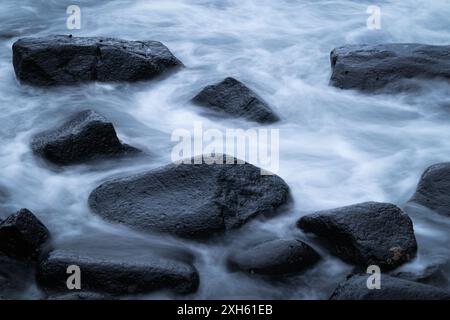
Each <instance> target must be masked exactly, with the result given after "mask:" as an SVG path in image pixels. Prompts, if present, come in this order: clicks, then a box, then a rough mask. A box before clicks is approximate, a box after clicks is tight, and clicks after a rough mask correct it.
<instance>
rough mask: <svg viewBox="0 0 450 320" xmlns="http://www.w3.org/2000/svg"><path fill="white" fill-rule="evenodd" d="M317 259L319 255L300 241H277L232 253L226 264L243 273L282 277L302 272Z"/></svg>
mask: <svg viewBox="0 0 450 320" xmlns="http://www.w3.org/2000/svg"><path fill="white" fill-rule="evenodd" d="M319 259H320V256H319V254H318V253H317V252H316V251H315V250H314V249H313V248H311V247H310V246H309V245H307V244H306V243H304V242H302V241H300V240H286V239H277V240H272V241H266V242H263V243H260V244H258V245H255V246H253V247H250V248H246V249H242V250H238V251H236V252H233V253H231V255H230V256H229V257H228V263H229V265H230V266H231V268H233V269H239V270H242V271H244V272H249V273H255V274H262V275H284V274H293V273H299V272H302V271H304V270H305V269H307V268H309V267H311V266H312V265H314V264H315V263H316V262H317V261H319Z"/></svg>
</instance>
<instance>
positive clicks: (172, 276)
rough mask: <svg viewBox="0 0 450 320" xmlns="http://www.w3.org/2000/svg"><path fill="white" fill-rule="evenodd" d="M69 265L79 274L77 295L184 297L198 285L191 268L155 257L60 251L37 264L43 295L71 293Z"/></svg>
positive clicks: (194, 272)
mask: <svg viewBox="0 0 450 320" xmlns="http://www.w3.org/2000/svg"><path fill="white" fill-rule="evenodd" d="M70 265H76V266H78V267H79V268H80V271H81V290H82V291H77V292H78V293H81V292H94V293H97V294H104V293H106V294H111V295H123V294H136V293H150V292H153V291H157V290H169V291H171V292H174V293H178V294H188V293H192V292H195V291H196V290H197V288H198V286H199V281H200V280H199V275H198V272H197V270H196V269H195V267H194V266H192V265H191V264H188V263H186V262H182V261H177V260H173V259H169V258H165V257H163V256H160V255H157V254H152V255H151V256H150V257H141V256H139V257H136V258H131V257H122V256H120V255H116V256H110V255H106V256H104V255H102V254H101V253H95V252H93V253H90V252H89V251H88V250H84V251H83V252H76V251H70V250H61V249H60V250H55V251H52V252H51V253H50V254H49V255H48V257H46V258H45V259H43V260H42V261H41V262H40V264H39V266H38V268H37V272H36V280H37V282H38V284H39V286H40V287H41V288H43V289H44V291H46V292H51V293H55V292H56V293H58V294H64V293H67V294H71V293H74V291H72V290H68V288H67V286H66V281H67V278H68V276H69V275H68V274H67V268H68V267H69V266H70ZM50 296H52V294H50Z"/></svg>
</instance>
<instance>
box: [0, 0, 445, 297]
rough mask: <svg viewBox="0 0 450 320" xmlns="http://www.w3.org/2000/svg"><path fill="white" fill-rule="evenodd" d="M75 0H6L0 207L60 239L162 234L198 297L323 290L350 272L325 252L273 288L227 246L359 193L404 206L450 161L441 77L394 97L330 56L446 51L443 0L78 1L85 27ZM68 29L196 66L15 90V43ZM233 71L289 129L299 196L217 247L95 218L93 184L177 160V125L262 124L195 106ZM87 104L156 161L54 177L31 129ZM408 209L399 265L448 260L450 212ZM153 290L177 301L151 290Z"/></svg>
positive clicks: (115, 242)
mask: <svg viewBox="0 0 450 320" xmlns="http://www.w3.org/2000/svg"><path fill="white" fill-rule="evenodd" d="M70 4H73V3H72V2H70V1H59V0H2V1H1V2H0V123H1V126H0V142H1V146H2V147H1V149H0V172H1V173H0V216H1V217H4V216H6V215H7V214H9V213H11V212H13V211H15V210H16V209H18V208H21V207H27V208H29V209H30V210H32V211H33V212H34V213H35V214H36V215H37V216H38V217H39V218H40V219H41V220H42V221H43V222H45V223H46V224H47V225H48V227H49V229H50V230H51V231H52V233H53V235H54V237H55V241H56V243H57V245H60V246H81V247H82V246H92V245H93V244H100V243H101V246H103V247H105V248H110V250H111V248H113V249H115V250H113V252H115V253H116V254H118V255H124V254H127V255H134V254H140V253H142V252H144V251H145V250H148V248H150V247H152V246H154V245H155V243H173V244H176V245H181V246H187V247H189V248H191V250H192V251H193V252H194V253H195V255H196V262H195V264H196V266H197V268H198V269H199V271H200V275H201V287H200V289H199V291H198V292H197V293H196V294H194V295H192V296H191V298H206V299H210V298H275V299H278V298H287V299H324V298H327V297H328V296H329V294H330V293H331V291H332V290H333V289H334V287H335V286H336V284H337V283H338V282H340V281H342V280H343V279H344V278H345V275H346V274H347V273H349V272H350V271H351V269H352V267H351V266H349V265H346V264H344V263H343V262H341V261H340V260H338V259H336V258H333V257H331V256H328V255H327V253H326V252H324V251H322V250H321V249H320V248H318V249H319V250H321V253H322V255H323V256H324V259H323V260H322V262H321V263H320V264H319V265H318V266H317V267H316V268H314V269H312V270H310V271H307V272H306V273H305V274H303V275H301V276H297V277H294V278H291V279H289V280H286V281H279V282H276V283H269V282H267V281H264V280H262V279H258V278H254V277H249V276H247V275H243V274H239V273H231V272H229V271H228V270H227V269H226V268H225V264H224V259H225V256H226V252H227V250H228V248H230V247H234V246H235V245H237V244H239V243H241V242H242V241H244V240H245V239H246V238H248V237H250V235H252V236H254V237H258V236H271V235H272V236H280V237H292V236H295V237H300V238H302V239H307V238H306V237H305V235H303V234H302V233H301V232H300V231H299V230H297V229H296V228H295V221H296V220H297V219H298V218H299V217H300V216H302V215H304V214H306V213H309V212H311V211H315V210H320V209H327V208H333V207H338V206H343V205H349V204H353V203H357V202H362V201H386V202H392V203H395V204H397V205H399V206H404V204H405V203H406V201H407V200H408V199H409V197H410V196H411V195H412V193H413V192H414V190H415V187H416V184H417V182H418V179H419V177H420V175H421V173H422V172H423V170H424V169H425V168H426V167H427V166H429V165H431V164H434V163H437V162H442V161H448V160H449V159H450V126H449V125H448V123H449V120H450V90H449V87H448V86H447V85H445V84H442V86H441V85H437V86H436V85H433V87H430V88H429V90H427V91H426V92H425V93H421V94H414V93H408V94H399V95H393V96H388V95H377V96H370V95H363V94H359V93H357V92H353V91H341V90H337V89H335V88H332V87H330V86H328V80H329V77H330V63H329V53H330V51H331V50H332V49H333V48H334V47H336V46H339V45H343V44H347V43H370V44H374V43H383V42H420V43H427V44H438V45H439V44H448V43H449V40H450V20H449V19H448V17H449V16H450V3H449V1H448V0H433V1H418V0H416V1H412V0H404V1H381V0H378V1H375V2H372V1H350V0H335V1H333V0H276V1H275V0H223V1H216V0H191V1H188V0H154V1H146V0H135V1H131V0H129V1H125V0H118V1H88V0H80V1H77V3H76V4H77V5H79V6H80V7H81V11H82V16H81V18H82V28H81V30H70V31H69V30H67V28H66V19H67V14H66V8H67V6H68V5H70ZM373 4H375V5H378V6H380V7H381V9H382V20H381V22H382V26H381V27H382V28H381V29H380V30H369V29H368V28H367V27H366V19H367V18H368V14H367V13H366V9H367V7H368V5H373ZM68 33H71V34H73V35H76V36H112V37H119V38H125V39H129V40H159V41H162V42H163V43H164V44H166V45H167V46H168V47H169V48H170V50H171V51H172V52H173V53H174V54H175V55H176V56H177V57H178V58H179V59H180V60H182V61H183V63H184V64H185V65H186V69H184V70H182V71H180V72H178V73H176V74H175V75H173V76H171V77H169V78H167V79H164V80H162V81H155V82H143V83H138V84H88V85H83V86H77V87H72V88H64V89H60V88H55V89H39V88H32V87H28V86H20V85H19V84H18V83H17V81H16V79H15V75H14V71H13V67H12V63H11V57H12V54H11V46H12V44H13V43H14V41H16V40H17V39H18V38H20V37H23V36H44V35H50V34H68ZM226 76H234V77H236V78H238V79H240V80H242V81H243V82H245V83H246V84H247V85H249V86H250V87H251V88H253V89H254V90H255V91H257V92H258V93H259V94H260V95H261V96H262V97H263V98H264V99H265V100H266V101H268V102H269V103H270V104H271V105H272V106H273V108H274V109H275V111H276V112H277V113H278V114H279V115H280V116H281V118H282V121H281V122H280V123H277V124H274V125H272V127H273V128H278V129H280V171H279V175H280V176H281V177H282V178H283V179H285V181H286V182H287V183H288V184H289V185H290V187H291V189H292V195H293V199H294V204H293V205H292V207H291V208H289V210H288V212H286V213H285V214H283V215H281V216H279V217H277V218H275V219H273V220H271V221H270V223H263V222H259V221H254V222H252V223H250V224H248V225H247V226H245V227H244V228H242V229H241V230H237V231H235V232H232V234H230V235H229V236H228V237H226V238H218V239H215V240H214V241H211V242H210V243H208V244H197V243H191V242H188V241H181V240H177V239H171V238H169V237H167V238H165V237H164V238H161V236H151V235H148V234H140V233H137V232H134V231H132V230H129V229H127V228H124V227H120V226H116V225H113V224H109V223H107V222H104V221H103V220H101V219H100V218H98V217H96V216H94V215H93V214H92V213H91V212H90V211H89V209H88V207H87V197H88V195H89V193H90V191H91V190H92V189H93V188H95V187H96V186H97V185H98V184H99V183H100V182H101V181H103V180H104V179H106V178H107V177H109V176H111V175H116V174H122V173H124V172H127V171H129V172H133V171H140V170H144V169H147V168H154V167H157V166H160V165H164V164H166V163H168V162H169V161H170V151H171V148H172V147H173V143H172V142H171V141H170V135H171V133H172V131H173V130H175V129H179V128H186V129H192V128H193V124H194V122H195V121H201V122H202V123H203V126H204V127H205V128H218V129H220V130H225V129H226V128H244V129H246V128H250V127H252V126H254V125H255V124H252V123H248V122H246V121H241V120H226V119H224V120H223V121H217V120H216V119H209V118H208V117H205V116H204V115H202V113H201V112H200V111H199V109H198V108H196V107H194V106H192V105H191V104H190V103H189V100H190V98H191V97H193V96H194V95H195V94H196V93H197V92H198V91H199V90H200V89H201V88H202V87H203V86H205V85H207V84H211V83H213V82H217V81H219V80H221V79H222V78H224V77H226ZM86 108H91V109H94V110H96V111H98V112H100V113H102V114H103V115H105V116H106V117H107V118H109V119H110V120H111V121H112V122H113V123H114V124H115V127H116V130H117V131H118V134H119V137H120V138H121V139H122V140H124V141H125V142H127V143H129V144H132V145H135V146H138V147H141V148H143V149H145V150H147V151H148V152H149V153H151V155H152V156H151V160H148V161H141V160H132V159H131V160H127V161H125V162H123V163H121V164H120V165H118V166H105V167H89V166H76V167H71V168H68V169H66V170H63V171H55V170H50V169H49V168H48V167H47V166H46V165H45V164H43V163H41V162H40V161H39V160H37V159H36V158H35V157H34V156H33V155H32V153H31V151H30V147H29V142H30V138H31V137H32V136H33V135H34V134H35V133H37V132H39V131H42V130H43V129H46V128H50V127H53V126H55V125H56V124H58V123H60V122H61V120H62V119H64V118H65V117H67V116H68V115H70V114H71V113H73V112H75V111H77V110H83V109H86ZM412 215H413V216H412V218H413V221H414V225H415V231H416V236H417V238H418V241H419V254H418V257H417V258H416V259H415V260H414V261H413V262H411V263H410V264H407V265H406V266H405V267H404V268H405V269H406V270H422V269H424V268H426V267H427V266H429V265H433V264H441V263H448V260H449V257H450V246H449V245H448V243H449V240H450V232H449V230H450V220H449V219H448V218H447V219H446V218H443V217H439V216H437V215H435V214H434V213H430V212H422V211H420V210H417V211H414V212H413V213H412ZM307 241H309V242H310V240H307ZM313 244H314V242H313ZM316 248H317V247H316ZM33 294H34V296H33V295H32V294H30V297H35V296H38V295H39V294H38V293H36V292H35V293H33ZM152 297H160V298H161V297H168V296H166V295H160V294H153V295H150V296H146V297H145V298H152Z"/></svg>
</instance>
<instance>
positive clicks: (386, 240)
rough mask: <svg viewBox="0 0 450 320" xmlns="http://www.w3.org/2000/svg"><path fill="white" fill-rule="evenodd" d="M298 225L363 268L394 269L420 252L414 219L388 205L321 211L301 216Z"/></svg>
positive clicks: (347, 259) (350, 261)
mask: <svg viewBox="0 0 450 320" xmlns="http://www.w3.org/2000/svg"><path fill="white" fill-rule="evenodd" d="M297 225H298V226H299V227H300V228H301V229H303V230H304V231H306V232H311V233H314V234H316V235H317V236H318V237H319V238H321V239H324V240H325V241H326V243H327V244H328V245H329V247H330V249H331V251H332V252H333V253H334V254H335V255H337V256H338V257H340V258H341V259H343V260H344V261H346V262H349V263H352V264H356V265H358V266H362V267H367V266H370V265H377V266H379V267H380V268H382V269H384V270H389V269H394V268H396V267H398V266H400V265H401V264H403V263H405V262H407V261H409V260H411V259H412V258H413V257H414V256H415V254H416V252H417V242H416V238H415V235H414V229H413V224H412V221H411V219H410V218H409V216H408V215H407V214H405V213H404V212H403V211H402V210H401V209H400V208H398V207H397V206H395V205H393V204H389V203H378V202H365V203H360V204H355V205H351V206H347V207H342V208H337V209H332V210H325V211H320V212H316V213H314V214H311V215H307V216H304V217H302V218H301V219H300V220H299V221H298V223H297Z"/></svg>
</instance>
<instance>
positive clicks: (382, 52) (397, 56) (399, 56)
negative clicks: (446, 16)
mask: <svg viewBox="0 0 450 320" xmlns="http://www.w3.org/2000/svg"><path fill="white" fill-rule="evenodd" d="M331 67H332V75H331V84H332V85H333V86H335V87H338V88H341V89H358V90H362V91H377V90H381V89H385V90H388V91H401V90H405V89H409V88H410V87H411V86H410V85H408V84H406V83H405V80H411V79H444V80H447V81H448V80H450V46H432V45H423V44H399V43H397V44H381V45H346V46H343V47H340V48H336V49H334V50H333V51H332V52H331Z"/></svg>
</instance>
